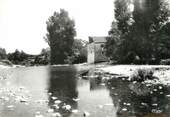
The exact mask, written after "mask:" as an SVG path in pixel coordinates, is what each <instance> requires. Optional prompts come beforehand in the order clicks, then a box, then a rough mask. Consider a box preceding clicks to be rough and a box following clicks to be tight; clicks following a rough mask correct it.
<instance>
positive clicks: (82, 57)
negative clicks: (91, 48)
mask: <svg viewBox="0 0 170 117" xmlns="http://www.w3.org/2000/svg"><path fill="white" fill-rule="evenodd" d="M73 52H74V57H73V58H74V59H73V61H72V63H83V62H86V61H87V42H86V41H84V40H81V39H75V40H74V43H73Z"/></svg>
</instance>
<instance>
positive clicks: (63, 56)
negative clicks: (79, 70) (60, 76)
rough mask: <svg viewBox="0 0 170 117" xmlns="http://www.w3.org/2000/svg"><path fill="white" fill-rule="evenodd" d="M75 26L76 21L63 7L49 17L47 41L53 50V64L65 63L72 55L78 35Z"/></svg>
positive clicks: (51, 60)
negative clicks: (75, 38)
mask: <svg viewBox="0 0 170 117" xmlns="http://www.w3.org/2000/svg"><path fill="white" fill-rule="evenodd" d="M74 26H75V23H74V21H73V20H72V19H70V18H69V15H68V12H67V11H65V10H63V9H61V10H60V12H54V14H53V15H52V16H51V17H50V18H49V19H48V21H47V32H48V33H47V35H46V41H47V42H48V44H49V46H50V50H51V54H50V55H51V59H50V62H51V64H65V63H67V59H68V58H69V57H71V56H72V54H73V51H72V46H73V42H74V37H75V35H76V31H75V28H74Z"/></svg>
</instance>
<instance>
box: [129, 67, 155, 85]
mask: <svg viewBox="0 0 170 117" xmlns="http://www.w3.org/2000/svg"><path fill="white" fill-rule="evenodd" d="M153 73H154V72H153V70H152V69H146V68H145V69H137V70H136V71H134V73H133V74H132V76H131V81H137V82H143V81H145V80H153V79H155V77H154V76H153Z"/></svg>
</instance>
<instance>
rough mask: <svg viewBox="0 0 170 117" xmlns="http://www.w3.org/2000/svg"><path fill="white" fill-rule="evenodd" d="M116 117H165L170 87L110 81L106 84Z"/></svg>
mask: <svg viewBox="0 0 170 117" xmlns="http://www.w3.org/2000/svg"><path fill="white" fill-rule="evenodd" d="M107 84H108V85H107V87H108V89H109V92H110V97H111V98H112V101H113V104H114V106H115V107H116V108H117V117H131V116H135V117H167V116H168V115H170V99H169V98H168V97H167V94H168V93H170V87H169V86H165V85H162V84H155V85H154V84H141V83H132V82H129V81H126V80H122V79H111V80H109V81H108V83H107Z"/></svg>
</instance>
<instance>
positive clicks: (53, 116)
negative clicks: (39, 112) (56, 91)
mask: <svg viewBox="0 0 170 117" xmlns="http://www.w3.org/2000/svg"><path fill="white" fill-rule="evenodd" d="M51 116H52V117H61V114H60V113H52V114H51Z"/></svg>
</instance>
